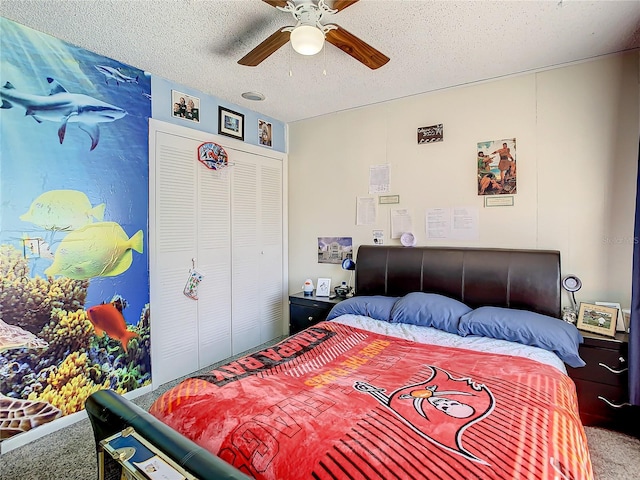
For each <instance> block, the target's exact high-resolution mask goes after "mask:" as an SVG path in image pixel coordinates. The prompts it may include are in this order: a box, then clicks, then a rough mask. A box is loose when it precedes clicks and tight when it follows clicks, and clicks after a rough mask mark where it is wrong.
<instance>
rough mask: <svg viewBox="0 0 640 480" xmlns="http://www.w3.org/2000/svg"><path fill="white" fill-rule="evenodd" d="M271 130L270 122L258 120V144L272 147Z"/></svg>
mask: <svg viewBox="0 0 640 480" xmlns="http://www.w3.org/2000/svg"><path fill="white" fill-rule="evenodd" d="M271 129H272V125H271V123H270V122H267V121H265V120H260V119H258V142H259V143H260V145H262V146H264V147H271V146H272V145H271Z"/></svg>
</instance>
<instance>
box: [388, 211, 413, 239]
mask: <svg viewBox="0 0 640 480" xmlns="http://www.w3.org/2000/svg"><path fill="white" fill-rule="evenodd" d="M404 232H413V221H412V220H411V215H409V210H407V209H406V208H400V209H396V210H391V238H400V237H401V236H402V234H403V233H404Z"/></svg>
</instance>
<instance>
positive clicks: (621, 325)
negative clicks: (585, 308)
mask: <svg viewBox="0 0 640 480" xmlns="http://www.w3.org/2000/svg"><path fill="white" fill-rule="evenodd" d="M596 305H601V306H603V307H611V308H615V309H616V310H618V323H617V326H616V330H617V331H618V332H626V331H627V328H629V325H627V324H626V322H625V321H624V313H622V307H621V306H620V304H619V303H613V302H596Z"/></svg>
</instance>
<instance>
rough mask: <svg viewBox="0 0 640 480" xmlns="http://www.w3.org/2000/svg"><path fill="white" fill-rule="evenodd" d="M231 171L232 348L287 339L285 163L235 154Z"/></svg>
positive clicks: (245, 348)
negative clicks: (284, 231) (283, 198)
mask: <svg viewBox="0 0 640 480" xmlns="http://www.w3.org/2000/svg"><path fill="white" fill-rule="evenodd" d="M234 153H235V154H236V155H235V157H234V166H233V167H231V172H232V176H231V178H232V179H231V239H232V244H233V249H232V348H233V354H234V355H235V354H238V353H241V352H244V351H246V350H248V349H250V348H253V347H255V346H257V345H260V344H261V343H264V342H266V341H268V340H271V339H273V338H275V337H277V336H279V335H281V334H282V330H283V327H282V324H283V315H284V307H283V298H282V291H283V252H282V162H281V161H278V160H274V159H271V158H265V157H261V156H258V155H255V154H251V153H247V152H234Z"/></svg>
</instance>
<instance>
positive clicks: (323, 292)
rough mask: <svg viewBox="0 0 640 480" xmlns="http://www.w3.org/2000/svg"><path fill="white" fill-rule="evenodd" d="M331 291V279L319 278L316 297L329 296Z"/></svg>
mask: <svg viewBox="0 0 640 480" xmlns="http://www.w3.org/2000/svg"><path fill="white" fill-rule="evenodd" d="M329 293H331V279H330V278H319V279H318V283H316V297H328V296H329Z"/></svg>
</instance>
